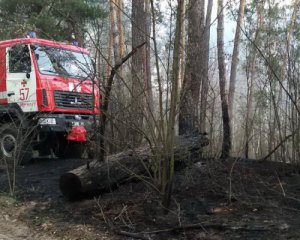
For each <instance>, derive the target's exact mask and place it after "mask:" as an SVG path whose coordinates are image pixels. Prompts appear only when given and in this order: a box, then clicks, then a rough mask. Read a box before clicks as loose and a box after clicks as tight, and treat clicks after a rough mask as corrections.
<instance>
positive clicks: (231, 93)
mask: <svg viewBox="0 0 300 240" xmlns="http://www.w3.org/2000/svg"><path fill="white" fill-rule="evenodd" d="M244 12H245V0H240V7H239V13H238V19H237V22H236V29H235V37H234V44H233V53H232V60H231V70H230V81H229V94H228V111H229V116H230V119H232V112H233V101H234V93H235V85H236V73H237V65H238V62H239V44H240V38H241V37H240V36H241V27H242V25H243V22H244Z"/></svg>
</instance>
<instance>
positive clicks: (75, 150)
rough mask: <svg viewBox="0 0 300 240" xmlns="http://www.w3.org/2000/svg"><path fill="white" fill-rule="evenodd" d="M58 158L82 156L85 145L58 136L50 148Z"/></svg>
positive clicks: (84, 151)
mask: <svg viewBox="0 0 300 240" xmlns="http://www.w3.org/2000/svg"><path fill="white" fill-rule="evenodd" d="M52 150H53V152H54V154H55V156H56V157H58V158H84V156H85V155H86V145H85V143H82V142H72V141H68V140H65V139H62V138H59V139H58V140H57V141H56V143H55V144H54V146H53V148H52Z"/></svg>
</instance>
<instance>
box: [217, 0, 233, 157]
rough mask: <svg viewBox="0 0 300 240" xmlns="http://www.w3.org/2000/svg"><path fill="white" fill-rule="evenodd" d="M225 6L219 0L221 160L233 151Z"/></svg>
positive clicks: (221, 0) (218, 43)
mask: <svg viewBox="0 0 300 240" xmlns="http://www.w3.org/2000/svg"><path fill="white" fill-rule="evenodd" d="M223 10H224V6H223V0H218V26H217V47H218V66H219V86H220V97H221V108H222V120H223V143H222V152H221V158H227V157H229V155H230V150H231V128H230V116H229V112H228V103H227V96H226V76H225V75H226V72H225V59H224V13H223Z"/></svg>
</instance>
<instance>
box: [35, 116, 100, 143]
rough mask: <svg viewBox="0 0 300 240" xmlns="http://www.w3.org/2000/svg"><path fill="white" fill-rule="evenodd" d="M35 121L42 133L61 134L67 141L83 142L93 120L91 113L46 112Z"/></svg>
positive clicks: (90, 129)
mask: <svg viewBox="0 0 300 240" xmlns="http://www.w3.org/2000/svg"><path fill="white" fill-rule="evenodd" d="M37 122H38V129H39V132H40V133H42V134H46V135H48V134H50V135H51V134H63V135H64V136H65V137H66V139H67V140H69V141H77V142H85V141H86V139H87V135H88V134H89V132H91V131H92V129H93V127H92V126H93V122H94V120H93V116H92V115H75V114H47V115H45V116H39V118H38V119H37Z"/></svg>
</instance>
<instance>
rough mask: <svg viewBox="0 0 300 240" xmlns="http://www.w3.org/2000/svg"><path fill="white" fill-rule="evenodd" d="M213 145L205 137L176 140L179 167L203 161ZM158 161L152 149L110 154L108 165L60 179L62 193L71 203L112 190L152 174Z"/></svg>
mask: <svg viewBox="0 0 300 240" xmlns="http://www.w3.org/2000/svg"><path fill="white" fill-rule="evenodd" d="M208 144H209V141H208V138H207V137H206V135H205V134H195V135H185V136H180V137H178V138H177V139H176V143H175V149H174V153H175V168H177V169H181V168H183V167H185V166H187V165H188V164H191V163H195V162H197V161H199V153H200V152H201V149H202V147H204V146H207V145H208ZM152 161H155V158H154V155H153V153H152V151H151V149H150V147H141V148H138V149H135V150H129V151H125V152H121V153H118V154H115V155H110V156H108V157H107V158H106V160H105V161H104V162H99V161H97V160H93V161H92V162H90V163H89V164H85V165H83V166H81V167H79V168H76V169H74V170H72V171H70V172H68V173H65V174H63V175H62V176H61V177H60V180H59V187H60V190H61V192H62V194H63V195H64V196H65V197H66V198H67V199H68V200H71V201H72V200H78V199H82V198H89V197H93V196H97V195H99V194H101V193H103V192H108V191H111V190H113V189H115V188H117V187H118V186H119V185H120V184H122V183H125V182H128V181H130V180H133V179H139V178H140V177H142V176H145V175H148V176H149V170H150V169H151V162H152Z"/></svg>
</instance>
